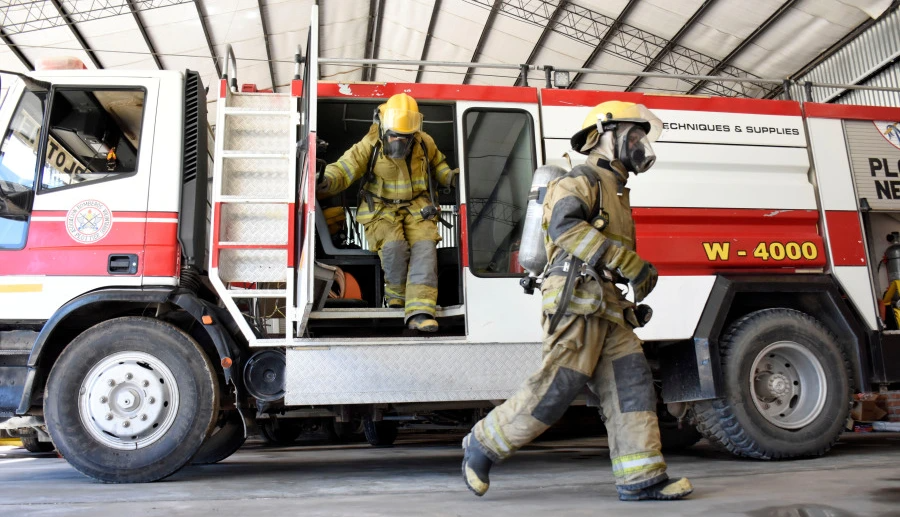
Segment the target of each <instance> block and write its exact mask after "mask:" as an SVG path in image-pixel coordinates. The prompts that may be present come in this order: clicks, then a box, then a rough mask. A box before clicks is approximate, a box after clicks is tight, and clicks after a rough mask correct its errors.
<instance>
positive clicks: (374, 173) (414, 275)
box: [317, 93, 458, 332]
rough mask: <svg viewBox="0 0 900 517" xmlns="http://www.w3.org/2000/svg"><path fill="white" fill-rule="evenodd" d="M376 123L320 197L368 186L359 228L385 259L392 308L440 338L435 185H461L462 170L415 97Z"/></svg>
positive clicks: (327, 176)
mask: <svg viewBox="0 0 900 517" xmlns="http://www.w3.org/2000/svg"><path fill="white" fill-rule="evenodd" d="M376 118H377V120H376V122H375V123H373V124H372V126H371V128H369V132H368V133H367V134H366V136H364V137H363V139H362V140H360V141H359V142H357V143H356V144H354V145H353V147H351V148H350V149H348V150H347V152H345V153H344V155H343V156H341V157H340V158H339V159H338V161H336V162H334V163H332V164H329V165H328V166H327V167H326V168H325V172H324V174H323V175H322V177H321V179H320V180H319V184H318V185H317V192H318V193H319V194H321V195H334V194H337V193H338V192H340V191H342V190H344V189H346V188H347V187H349V186H350V184H352V183H353V182H355V181H356V180H358V179H360V178H363V179H362V181H363V184H362V190H361V200H360V204H359V208H358V210H357V212H356V220H357V222H359V223H360V224H362V225H363V226H364V227H365V232H366V240H367V241H368V243H369V249H371V250H372V251H376V252H378V256H379V257H380V258H381V267H382V268H383V269H384V277H385V299H386V301H387V305H388V307H391V308H405V318H406V319H405V321H406V323H407V324H408V325H409V328H411V329H414V330H420V331H424V332H436V331H437V330H438V323H437V321H436V320H435V319H434V314H435V311H436V309H437V249H436V245H437V242H438V241H440V240H441V237H440V234H439V233H438V230H437V224H436V220H435V219H436V215H437V213H438V207H436V206H435V203H436V201H435V198H434V189H433V188H432V185H431V184H430V182H431V181H437V182H438V183H440V184H441V185H445V186H447V185H451V184H454V183H455V180H456V174H457V173H458V170H456V169H450V166H449V165H447V159H446V157H445V156H444V154H443V153H441V151H440V150H438V148H437V146H436V145H435V143H434V140H433V139H432V138H431V136H429V135H428V134H427V133H425V132H424V131H423V130H422V114H421V113H420V112H419V106H418V104H417V103H416V100H415V99H413V98H412V97H410V96H409V95H407V94H405V93H399V94H397V95H393V96H391V98H390V99H388V101H387V102H386V103H384V104H382V105H381V106H379V108H378V112H377V115H376ZM370 162H371V163H370ZM370 165H371V171H369V169H370Z"/></svg>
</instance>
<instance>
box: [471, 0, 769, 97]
mask: <svg viewBox="0 0 900 517" xmlns="http://www.w3.org/2000/svg"><path fill="white" fill-rule="evenodd" d="M463 1H464V2H466V3H468V4H472V5H476V6H478V7H481V8H483V9H491V8H492V7H493V5H494V0H463ZM555 7H556V5H555V4H552V3H550V2H548V1H546V0H503V1H502V2H501V5H500V13H499V14H500V15H502V16H507V17H509V18H513V19H516V20H520V21H523V22H525V23H530V24H532V25H536V26H538V27H540V28H542V29H543V28H544V27H547V25H548V24H549V23H550V20H551V18H552V13H553V11H554V9H555ZM615 21H616V20H615V18H610V17H609V16H606V15H604V14H602V13H599V12H597V11H594V10H591V9H588V8H586V7H581V6H579V5H577V4H575V3H573V2H569V3H568V4H566V6H565V7H564V8H563V12H561V13H560V16H559V18H558V20H557V22H556V23H555V24H553V26H552V31H553V32H554V33H556V34H560V35H562V36H564V37H566V38H569V39H571V40H573V41H577V42H579V43H582V44H585V45H590V46H591V47H596V46H597V44H598V42H599V41H600V39H601V38H602V37H603V35H604V34H606V33H607V32H608V30H609V28H610V27H611V26H612V24H613V23H615ZM667 43H668V40H666V39H665V38H660V37H659V36H656V35H654V34H651V33H649V32H647V31H644V30H641V29H638V28H637V27H634V26H632V25H628V24H627V23H622V24H621V25H620V26H619V30H618V31H615V33H612V34H611V39H610V40H609V42H608V43H607V47H606V50H605V52H608V53H611V54H615V55H617V56H619V57H620V58H622V59H624V60H625V61H629V62H631V63H635V64H637V65H639V66H641V67H644V66H646V65H647V64H649V63H650V61H651V60H652V59H653V57H654V56H656V55H657V54H658V53H659V52H660V51H661V50H662V49H663V48H664V47H665V46H666V44H667ZM717 64H719V60H718V59H716V58H713V57H710V56H707V55H706V54H702V53H700V52H697V51H694V50H691V49H689V48H686V47H684V46H682V45H675V46H674V47H673V48H672V50H671V51H670V57H668V58H666V59H663V60H661V61H660V62H659V63H658V64H657V66H656V68H657V70H659V71H660V72H662V73H668V74H683V75H704V72H706V71H707V70H709V69H710V68H712V67H714V66H716V65H717ZM722 75H727V76H731V77H749V78H757V76H755V75H753V74H750V73H749V72H747V71H745V70H741V69H739V68H736V67H734V66H731V65H728V66H726V67H725V68H724V69H723V71H722ZM773 88H774V86H772V85H755V86H754V85H747V84H746V83H734V82H729V83H724V82H723V83H710V84H708V85H706V89H707V90H710V91H713V92H714V93H715V94H716V95H724V96H729V97H758V96H760V95H761V94H765V93H768V92H769V91H770V90H771V89H773Z"/></svg>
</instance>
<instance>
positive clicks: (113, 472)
mask: <svg viewBox="0 0 900 517" xmlns="http://www.w3.org/2000/svg"><path fill="white" fill-rule="evenodd" d="M128 354H130V357H134V358H136V359H133V360H132V359H129V360H128V361H127V364H126V361H124V360H123V361H119V359H118V358H119V357H124V356H126V355H128ZM148 359H149V360H152V361H149V362H148ZM154 361H155V363H156V364H151V362H154ZM132 362H133V363H134V365H136V366H134V365H132V364H131V363H132ZM107 364H109V365H111V366H110V370H109V372H110V373H109V376H108V377H105V378H110V379H112V378H114V377H116V376H118V375H119V374H120V373H123V371H124V368H126V367H130V368H131V369H134V370H135V374H134V375H133V377H134V379H135V380H134V381H130V380H129V381H121V382H120V383H118V384H116V386H117V387H123V386H124V387H129V389H131V388H133V390H134V391H133V392H137V393H138V396H136V397H135V399H134V400H132V401H131V402H128V403H129V404H131V406H129V408H133V407H134V405H136V404H140V406H138V408H137V409H138V411H139V412H144V411H145V410H146V412H145V413H144V414H145V415H146V414H148V413H149V414H151V415H154V416H153V417H152V418H150V419H149V422H151V423H152V422H154V421H155V420H156V419H157V417H158V415H159V414H163V415H164V417H165V418H164V419H163V420H162V425H161V427H160V424H159V423H155V424H153V425H152V428H151V429H149V430H148V431H147V432H148V433H150V434H148V435H147V437H146V441H145V442H143V443H140V441H138V442H134V444H133V445H135V446H137V448H132V449H127V448H126V447H125V445H127V444H128V443H129V442H128V440H135V439H139V438H140V439H143V438H142V437H134V436H127V434H128V433H125V434H123V435H115V434H109V433H106V434H109V436H110V437H112V438H109V437H106V436H105V435H103V434H101V433H100V431H98V429H102V427H101V426H102V425H103V424H101V423H100V421H102V420H103V419H104V418H103V417H101V416H100V415H96V416H97V417H98V418H94V416H95V415H94V414H93V413H91V411H93V410H89V411H88V410H83V409H82V408H81V407H80V400H82V398H81V397H80V393H79V392H80V390H81V388H82V386H83V385H87V386H88V387H90V390H87V396H86V397H87V398H86V399H85V400H87V402H86V403H85V405H86V406H91V405H92V404H94V393H93V390H95V389H96V391H97V392H98V393H101V394H102V393H103V392H102V391H101V390H100V386H102V383H100V384H89V383H91V382H93V379H94V377H93V375H96V370H95V372H92V369H94V368H95V367H97V368H100V367H101V365H107ZM123 365H124V366H123ZM116 368H122V370H115V369H116ZM104 373H106V371H105V370H102V369H101V375H102V374H104ZM142 376H150V377H152V378H154V380H155V378H156V377H158V378H159V379H160V384H159V385H158V386H157V385H155V384H150V383H149V382H148V384H137V379H139V378H140V377H142ZM165 377H168V378H169V379H170V382H169V383H166V382H164V378H165ZM97 378H99V376H98V377H97ZM123 378H124V379H131V378H132V373H131V370H129V373H128V374H125V376H124V377H123ZM144 380H146V378H145V379H144ZM172 381H174V382H172ZM106 382H108V381H106ZM132 382H133V383H134V384H133V386H131V385H130V384H128V383H132ZM147 386H149V387H147ZM111 389H112V388H111ZM156 389H159V390H164V391H158V392H156V393H162V394H163V395H162V396H163V398H171V399H173V400H174V399H175V396H177V400H178V404H177V405H176V404H174V403H173V404H172V405H171V406H170V405H169V403H168V402H169V401H168V400H163V401H162V402H163V404H162V405H160V404H158V402H159V401H156V400H155V398H153V397H151V396H150V395H149V394H148V393H150V390H156ZM141 393H143V395H141ZM109 396H110V398H115V397H116V396H115V395H114V393H113V392H110V393H109ZM218 397H219V387H218V380H217V376H216V373H215V370H214V369H213V365H212V363H211V362H210V360H209V358H208V357H207V356H206V354H205V353H204V352H203V350H202V349H201V348H200V346H199V345H198V344H197V342H196V341H194V340H193V339H191V337H190V336H188V335H187V334H186V333H184V332H183V331H181V330H179V329H177V328H176V327H174V326H172V325H169V324H167V323H163V322H161V321H158V320H154V319H150V318H142V317H124V318H116V319H113V320H109V321H105V322H103V323H100V324H98V325H95V326H94V327H91V328H90V329H88V330H86V331H85V332H83V333H82V334H81V335H79V336H78V337H77V338H76V339H75V340H74V341H72V343H71V344H69V346H68V347H66V349H65V350H64V351H63V353H62V355H60V357H59V359H58V360H57V362H56V364H54V365H53V369H52V370H51V371H50V377H49V380H48V382H47V396H46V400H45V404H44V411H45V418H46V422H47V427H48V429H49V431H50V436H51V437H52V439H53V443H54V444H55V445H56V447H57V449H58V450H59V452H60V454H62V456H63V457H65V458H66V460H67V461H68V462H69V463H70V464H71V465H72V466H73V467H75V469H76V470H78V471H79V472H81V473H82V474H85V475H86V476H89V477H92V478H94V479H96V480H98V481H101V482H104V483H143V482H150V481H157V480H160V479H163V478H165V477H167V476H170V475H172V474H173V473H175V472H176V471H178V469H180V468H181V467H182V466H184V465H185V464H187V463H188V462H189V461H190V460H191V458H192V457H194V455H195V454H196V453H197V451H198V450H199V449H200V446H201V445H202V444H203V440H204V439H205V438H206V436H207V435H208V434H209V433H210V431H211V430H212V427H213V425H214V424H215V417H216V415H217V411H218V405H219V404H218V402H219V400H218ZM101 398H102V399H105V398H106V397H101ZM109 407H110V412H109V413H107V415H109V416H112V415H113V411H119V410H120V409H121V408H119V407H116V408H115V409H113V403H112V401H110V402H109ZM161 407H163V408H166V409H165V410H160V409H159V408H161ZM170 407H172V408H174V411H172V410H170V409H168V408H170ZM83 411H88V414H89V418H82V412H83ZM119 414H120V413H117V415H119ZM132 416H136V414H134V415H132ZM127 418H128V417H122V421H123V422H124V420H125V419H127ZM159 418H163V417H159ZM117 419H118V417H116V418H110V419H109V420H112V421H118V420H117ZM145 420H147V419H144V420H142V421H145ZM121 425H122V426H123V427H124V423H123V424H121ZM140 425H144V424H138V423H137V421H135V424H134V427H135V428H137V427H139V426H140ZM88 426H90V428H89V427H88ZM132 432H135V431H132ZM98 436H99V437H98ZM103 440H107V443H104V441H103ZM110 440H112V441H111V442H110ZM116 440H118V441H119V442H121V443H122V444H124V445H123V446H122V447H120V448H117V445H118V443H119V442H116Z"/></svg>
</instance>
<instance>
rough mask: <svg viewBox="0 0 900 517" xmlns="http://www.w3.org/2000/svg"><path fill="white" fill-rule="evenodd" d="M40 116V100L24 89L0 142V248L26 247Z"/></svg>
mask: <svg viewBox="0 0 900 517" xmlns="http://www.w3.org/2000/svg"><path fill="white" fill-rule="evenodd" d="M43 118H44V110H43V102H42V101H41V99H40V98H39V97H38V96H37V95H36V94H34V93H32V92H30V91H28V90H25V92H24V93H23V94H22V100H21V101H20V102H19V105H18V107H17V108H16V112H15V114H13V117H12V122H11V123H10V124H9V129H8V130H7V131H6V138H4V139H3V143H2V144H0V249H22V248H23V247H25V239H26V237H27V235H28V217H29V216H30V215H31V205H32V202H33V201H34V190H33V189H34V172H35V166H36V165H37V147H38V139H39V137H40V134H41V121H42V119H43Z"/></svg>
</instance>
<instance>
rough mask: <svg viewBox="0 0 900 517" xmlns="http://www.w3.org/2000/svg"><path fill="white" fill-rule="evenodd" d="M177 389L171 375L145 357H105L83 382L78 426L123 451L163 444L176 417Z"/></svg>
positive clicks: (135, 354) (126, 354) (140, 354)
mask: <svg viewBox="0 0 900 517" xmlns="http://www.w3.org/2000/svg"><path fill="white" fill-rule="evenodd" d="M178 405H179V399H178V384H177V383H176V382H175V377H174V375H173V374H172V372H171V370H169V368H168V367H167V366H166V365H165V364H164V363H163V362H162V361H160V360H159V359H157V358H156V357H154V356H152V355H150V354H147V353H144V352H120V353H117V354H113V355H111V356H108V357H106V358H105V359H103V360H102V361H100V362H99V363H97V365H95V366H94V367H93V368H91V371H90V372H88V374H87V375H86V376H85V377H84V380H83V381H82V384H81V389H80V390H79V398H78V410H79V415H80V416H81V422H82V424H83V425H84V427H85V429H87V431H88V432H89V433H90V434H91V436H92V437H93V438H94V439H96V440H97V441H99V442H101V443H102V444H104V445H106V446H108V447H111V448H114V449H121V450H133V449H140V448H142V447H146V446H148V445H150V444H152V443H155V442H156V441H158V440H159V439H161V438H162V437H163V436H164V435H165V434H166V431H168V430H169V428H170V427H171V426H172V424H173V423H174V421H175V416H176V415H177V413H178Z"/></svg>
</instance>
